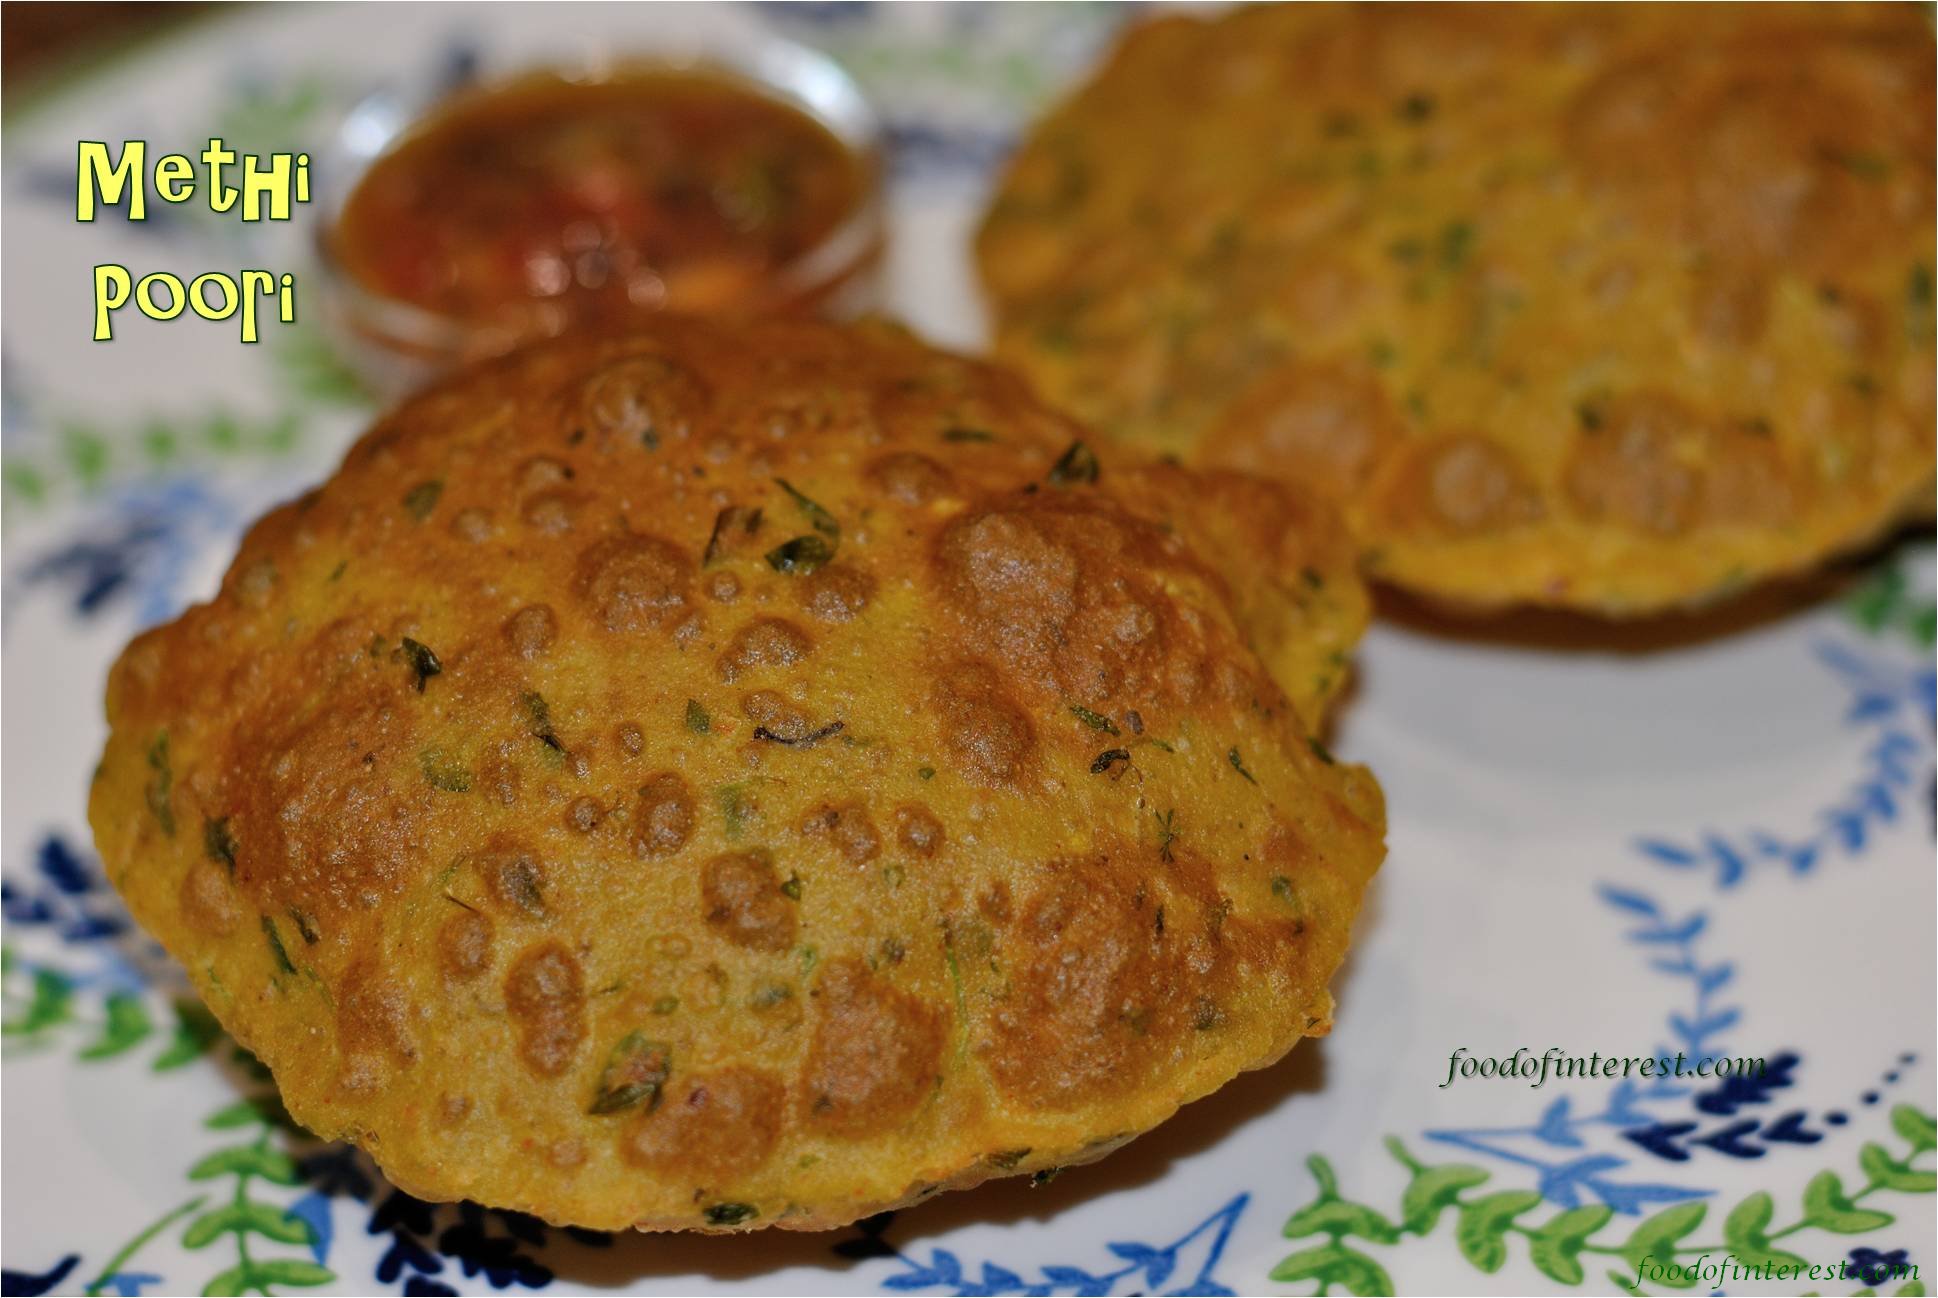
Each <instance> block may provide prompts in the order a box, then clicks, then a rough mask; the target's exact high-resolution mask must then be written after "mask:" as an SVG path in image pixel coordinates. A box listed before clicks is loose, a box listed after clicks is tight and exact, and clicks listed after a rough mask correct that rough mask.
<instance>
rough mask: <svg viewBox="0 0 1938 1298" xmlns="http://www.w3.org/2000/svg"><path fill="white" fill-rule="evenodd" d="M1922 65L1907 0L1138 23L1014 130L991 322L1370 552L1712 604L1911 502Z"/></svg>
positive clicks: (996, 223) (1925, 492) (1076, 390)
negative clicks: (1303, 491) (1306, 489)
mask: <svg viewBox="0 0 1938 1298" xmlns="http://www.w3.org/2000/svg"><path fill="white" fill-rule="evenodd" d="M1932 68H1933V46H1932V35H1931V27H1930V24H1929V20H1928V17H1927V16H1926V12H1925V11H1923V10H1920V9H1918V8H1914V7H1912V6H1908V5H1906V6H1867V5H1831V6H1799V5H1740V6H1715V7H1712V6H1695V5H1687V4H1678V5H1668V4H1661V5H1656V4H1637V5H1617V6H1595V5H1566V6H1559V7H1529V6H1518V5H1516V6H1492V5H1444V6H1424V7H1421V6H1412V5H1369V6H1365V7H1348V6H1330V5H1326V6H1318V5H1283V6H1279V5H1274V6H1266V7H1262V8H1256V9H1246V10H1240V11H1237V12H1235V13H1232V14H1231V15H1230V16H1227V17H1217V18H1210V19H1200V18H1197V17H1191V16H1174V17H1168V18H1164V19H1161V20H1158V21H1155V22H1152V23H1149V24H1147V25H1145V26H1143V27H1141V28H1138V29H1136V30H1134V31H1133V32H1132V33H1131V34H1130V35H1129V36H1128V38H1127V39H1126V40H1125V41H1124V42H1123V44H1122V45H1121V47H1120V48H1119V49H1118V50H1117V52H1116V53H1115V55H1114V56H1113V57H1112V58H1111V59H1110V60H1109V62H1108V63H1107V65H1106V66H1105V67H1104V69H1103V70H1102V72H1101V73H1100V74H1099V75H1098V76H1097V77H1096V78H1095V79H1094V80H1093V81H1092V82H1091V83H1090V84H1089V85H1087V86H1086V87H1084V88H1083V89H1082V90H1081V91H1080V92H1079V93H1078V94H1076V95H1075V96H1074V97H1073V98H1072V99H1070V100H1069V101H1068V102H1067V103H1066V104H1064V105H1063V106H1062V107H1060V108H1059V109H1057V110H1056V111H1055V112H1053V113H1052V114H1051V115H1050V116H1049V117H1048V118H1047V119H1046V120H1045V121H1043V122H1042V123H1041V124H1040V125H1039V126H1038V127H1037V128H1036V129H1035V130H1034V132H1033V133H1032V135H1031V137H1030V139H1029V140H1028V142H1027V143H1026V144H1025V146H1024V147H1023V149H1022V150H1021V152H1020V154H1019V155H1018V157H1017V158H1016V159H1015V161H1014V163H1013V164H1012V167H1011V169H1010V172H1009V174H1008V176H1007V178H1006V180H1005V182H1004V184H1003V186H1002V188H1001V190H1000V193H999V195H998V197H997V198H996V200H995V202H994V204H993V206H992V208H991V210H990V212H989V214H988V217H987V219H986V223H985V225H984V228H983V230H982V232H981V236H980V241H979V259H980V263H981V267H982V271H983V276H984V282H985V284H986V286H987V288H988V290H989V292H990V296H991V299H992V303H993V306H994V309H995V318H996V323H997V334H998V343H999V350H1000V351H1001V352H1002V353H1003V354H1004V355H1006V356H1008V357H1010V358H1012V359H1014V360H1016V361H1018V362H1020V363H1021V364H1022V366H1023V367H1024V368H1025V369H1026V370H1027V371H1028V372H1029V373H1030V374H1031V376H1032V377H1033V378H1034V379H1035V380H1036V381H1037V383H1038V384H1039V386H1040V387H1041V389H1042V390H1043V391H1044V392H1045V394H1046V395H1047V396H1049V397H1051V398H1052V399H1053V400H1056V401H1057V402H1059V403H1061V404H1063V405H1065V406H1067V407H1068V408H1069V409H1071V410H1073V411H1075V412H1076V413H1078V414H1079V415H1080V416H1083V417H1085V418H1088V419H1090V420H1092V421H1093V422H1095V423H1097V424H1098V425H1100V426H1102V427H1104V428H1106V429H1108V430H1110V431H1112V432H1115V433H1120V434H1124V435H1127V436H1130V437H1132V438H1133V439H1135V440H1136V441H1138V442H1140V443H1142V444H1144V445H1145V446H1147V447H1149V448H1152V449H1162V450H1168V451H1172V452H1177V453H1181V454H1185V455H1187V457H1191V458H1195V459H1197V460H1200V461H1203V462H1206V463H1211V464H1220V465H1232V466H1237V467H1241V468H1249V469H1258V470H1263V471H1266V472H1270V473H1277V474H1282V475H1286V476H1289V477H1295V478H1298V479H1300V480H1303V481H1306V482H1308V483H1312V484H1315V485H1317V486H1319V487H1321V488H1323V489H1324V490H1326V491H1328V492H1329V493H1331V494H1332V495H1333V496H1334V497H1335V498H1336V499H1339V500H1342V501H1344V502H1346V504H1347V507H1348V511H1349V515H1350V517H1351V521H1352V522H1353V524H1354V526H1355V529H1356V531H1357V532H1358V534H1359V535H1360V537H1361V539H1362V542H1363V545H1364V547H1365V551H1366V558H1367V562H1368V564H1369V566H1370V570H1371V571H1372V572H1373V573H1374V574H1376V575H1378V576H1381V577H1384V578H1386V579H1389V580H1392V581H1394V582H1397V583H1400V584H1403V585H1406V586H1411V587H1415V588H1418V589H1420V590H1423V591H1427V592H1431V593H1433V594H1436V595H1439V596H1443V597H1446V598H1448V599H1449V600H1451V601H1453V602H1458V603H1462V604H1467V605H1481V606H1485V605H1498V604H1504V603H1513V602H1526V603H1534V604H1543V605H1553V606H1562V607H1574V608H1581V609H1586V610H1592V611H1597V612H1602V613H1608V614H1615V615H1621V614H1633V613H1641V612H1646V611H1650V610H1653V609H1657V608H1662V607H1665V606H1671V605H1680V604H1687V603H1693V602H1700V601H1702V600H1705V599H1709V598H1712V597H1715V596H1717V595H1720V594H1726V593H1728V592H1730V591H1732V590H1735V589H1738V588H1740V587H1741V586H1743V585H1744V584H1746V583H1748V582H1751V581H1754V580H1757V579H1760V578H1763V577H1766V576H1771V575H1776V574H1781V573H1787V572H1792V571H1795V570H1798V569H1802V568H1805V567H1808V566H1810V565H1812V564H1814V563H1815V562H1817V561H1818V560H1820V559H1822V558H1823V557H1825V556H1826V555H1828V554H1831V553H1833V552H1835V551H1838V550H1841V549H1846V548H1849V547H1852V546H1855V545H1859V544H1862V543H1863V542H1865V541H1866V540H1867V539H1869V538H1871V537H1874V536H1876V535H1877V534H1879V533H1880V532H1881V531H1883V530H1885V529H1888V528H1889V527H1891V526H1892V525H1893V524H1894V523H1896V522H1898V521H1901V520H1903V519H1905V518H1907V517H1909V516H1914V515H1917V514H1919V513H1922V512H1928V511H1929V509H1930V504H1931V493H1932V458H1933V441H1934V438H1933V365H1932V356H1933V330H1932V319H1933V317H1932V299H1933V276H1932V255H1933V254H1932V248H1933V219H1932V210H1933V202H1932V192H1933V94H1932V84H1933V83H1932Z"/></svg>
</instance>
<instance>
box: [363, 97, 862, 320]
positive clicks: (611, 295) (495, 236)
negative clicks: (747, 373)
mask: <svg viewBox="0 0 1938 1298" xmlns="http://www.w3.org/2000/svg"><path fill="white" fill-rule="evenodd" d="M874 173H875V163H874V160H873V159H872V158H871V157H864V156H859V155H857V154H856V153H855V152H854V151H853V150H851V149H850V148H849V147H848V146H847V145H846V144H844V143H843V142H842V141H841V140H840V139H838V138H836V136H835V135H834V134H833V133H831V132H830V131H829V130H828V128H827V127H825V126H823V125H822V124H821V123H820V122H817V121H816V120H815V119H814V118H812V117H810V116H808V115H807V114H806V113H805V112H802V111H801V110H799V109H797V108H795V107H793V106H792V105H790V104H787V103H784V102H782V101H781V100H779V99H776V98H773V97H771V96H769V95H767V94H765V93H762V92H761V91H760V90H759V89H758V88H756V87H754V86H752V85H750V84H748V83H745V82H741V81H737V80H734V79H731V78H730V77H728V76H726V75H724V74H712V73H707V72H697V71H691V72H690V71H649V72H633V73H627V74H624V75H620V76H616V77H613V78H611V79H605V80H588V81H574V80H567V79H565V78H563V77H559V76H557V75H553V74H542V75H532V76H527V77H525V78H522V79H520V80H517V81H513V82H509V83H505V84H503V85H500V86H498V87H496V88H491V89H486V90H481V91H475V92H471V93H469V94H466V95H464V96H462V97H460V98H458V99H456V100H454V101H452V102H450V103H449V104H447V105H446V106H444V107H442V108H441V109H439V110H438V111H436V112H434V113H433V114H431V115H430V116H429V117H427V118H426V119H425V120H424V121H423V122H421V123H420V124H419V125H418V126H416V127H415V128H413V129H412V130H410V131H409V132H407V133H406V134H405V135H404V136H403V137H402V138H401V139H400V140H399V141H398V143H397V144H396V145H395V146H394V147H393V148H391V149H390V150H389V151H388V152H387V153H385V154H383V155H382V156H380V157H379V158H377V159H376V161H375V162H373V163H372V164H371V166H370V168H369V170H368V171H367V172H366V173H365V175H364V177H363V179H362V181H361V182H360V183H359V184H358V185H357V187H356V189H355V190H354V191H353V192H352V193H351V194H350V196H349V198H348V199H347V200H346V201H345V203H344V206H343V209H342V214H341V216H340V218H339V220H338V222H337V224H336V226H335V228H334V229H333V230H332V232H331V234H330V239H329V241H330V245H331V252H332V253H333V254H334V256H335V259H336V260H337V261H338V263H339V265H340V267H341V269H342V270H343V272H345V273H346V274H347V275H348V276H349V277H350V278H351V279H353V280H354V281H356V282H357V283H358V284H360V285H361V286H362V287H363V288H364V289H365V290H367V291H369V292H372V293H375V294H378V295H380V296H382V297H386V298H390V299H393V300H398V301H402V302H404V303H408V304H409V305H411V306H414V307H418V308H420V309H422V310H425V311H428V312H431V313H434V314H436V315H439V316H444V317H447V318H452V319H456V320H461V321H465V322H472V323H486V322H489V323H492V324H494V325H507V326H511V327H512V328H513V329H514V330H515V331H516V332H518V333H526V334H529V333H556V332H558V331H560V330H561V329H564V328H567V327H579V326H592V327H614V326H617V325H619V324H621V323H623V322H624V321H625V320H627V319H629V318H636V317H637V316H638V315H639V314H640V313H642V312H648V311H659V310H665V309H671V310H679V311H692V312H733V311H744V310H787V309H812V308H814V307H815V306H817V305H818V304H819V299H820V298H821V297H823V296H825V295H827V294H828V293H830V292H832V291H833V290H834V289H835V288H838V287H839V284H838V283H830V282H829V281H828V279H827V278H826V277H825V276H823V277H821V278H819V279H816V280H813V281H811V282H805V281H804V280H803V277H802V276H799V275H795V274H790V273H789V272H790V270H791V269H793V268H797V266H798V263H799V262H800V260H801V259H802V258H804V257H806V256H808V255H809V254H810V253H813V252H815V251H816V250H817V249H818V248H820V247H821V246H822V245H823V244H825V243H826V242H827V241H828V240H829V239H830V238H832V237H833V236H835V235H836V234H837V233H839V232H841V231H842V230H843V228H844V226H846V225H847V224H848V223H849V222H850V221H851V219H852V218H854V217H855V215H856V214H857V213H858V212H859V211H860V210H861V209H862V207H863V206H864V205H865V204H867V203H869V202H871V201H872V195H873V187H874V184H875V174H874ZM875 251H876V249H874V248H868V249H866V250H865V252H864V253H863V257H872V256H873V254H874V252H875Z"/></svg>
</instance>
